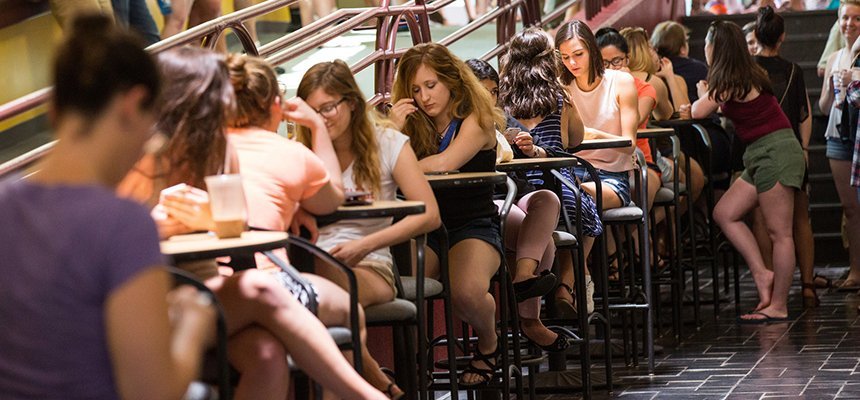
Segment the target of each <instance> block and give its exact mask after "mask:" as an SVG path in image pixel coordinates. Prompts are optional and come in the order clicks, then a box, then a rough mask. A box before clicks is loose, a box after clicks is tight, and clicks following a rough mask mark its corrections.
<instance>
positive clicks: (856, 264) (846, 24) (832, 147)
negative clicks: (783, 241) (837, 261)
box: [818, 0, 860, 289]
mask: <svg viewBox="0 0 860 400" xmlns="http://www.w3.org/2000/svg"><path fill="white" fill-rule="evenodd" d="M838 24H839V31H840V32H841V33H842V37H843V38H845V43H846V46H845V47H844V48H843V49H841V50H839V51H837V52H836V53H833V54H832V55H831V56H830V59H829V60H827V68H826V71H827V74H826V75H825V79H824V84H823V85H822V88H821V98H820V99H819V100H818V105H819V107H820V108H821V111H823V112H824V113H829V114H830V119H829V120H828V122H827V130H826V131H825V134H824V137H825V138H826V139H827V158H828V159H829V160H830V170H831V171H832V173H833V183H835V184H836V190H837V192H838V193H839V200H840V202H841V203H842V210H843V211H844V213H845V216H846V218H847V219H848V223H847V224H846V228H847V233H848V235H847V236H848V259H849V265H850V266H851V268H850V270H849V272H848V277H847V278H846V279H845V280H844V281H843V282H842V283H841V285H840V286H841V287H844V288H851V289H854V288H860V202H858V201H857V193H856V191H855V190H854V189H853V188H852V187H851V183H850V176H851V158H852V156H853V154H854V143H853V142H846V141H843V140H842V138H841V137H840V134H839V129H837V128H838V125H839V124H840V123H841V122H842V110H841V109H840V108H838V107H839V106H840V105H841V99H839V98H837V97H841V98H842V99H844V98H845V87H846V86H847V85H848V83H850V82H851V80H852V79H851V66H852V64H854V58H855V57H854V54H853V53H854V52H852V51H851V50H852V47H854V45H855V44H858V43H855V42H856V41H857V38H858V37H860V1H858V0H845V1H843V2H842V5H841V6H840V7H839V22H838ZM837 88H838V89H839V90H840V91H841V93H840V95H839V96H835V90H834V89H837Z"/></svg>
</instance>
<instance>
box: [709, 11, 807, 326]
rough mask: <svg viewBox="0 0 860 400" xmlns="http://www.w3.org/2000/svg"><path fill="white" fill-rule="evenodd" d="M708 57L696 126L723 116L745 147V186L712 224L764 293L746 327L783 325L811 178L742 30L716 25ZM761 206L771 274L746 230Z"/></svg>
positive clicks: (738, 186)
mask: <svg viewBox="0 0 860 400" xmlns="http://www.w3.org/2000/svg"><path fill="white" fill-rule="evenodd" d="M705 56H706V57H707V59H708V63H709V65H710V71H709V72H708V81H707V82H705V81H702V82H699V84H698V85H697V88H698V91H699V100H697V101H696V102H695V103H694V104H693V110H692V111H693V118H702V117H706V116H708V115H710V114H712V113H713V112H714V111H716V110H717V108H722V110H723V114H724V115H725V116H726V117H727V118H729V119H730V120H731V121H732V122H733V123H734V125H735V129H736V131H735V134H736V135H737V136H738V138H739V139H740V140H741V141H743V142H744V143H745V144H746V146H747V149H746V153H744V157H743V159H744V167H745V169H744V172H743V174H742V175H741V179H737V180H736V181H735V182H734V183H732V185H731V187H729V190H728V191H727V192H726V194H725V195H724V196H723V197H722V198H721V199H720V201H719V203H717V205H716V207H715V208H714V220H715V221H716V222H717V223H718V224H719V225H720V228H721V229H722V231H723V233H725V235H726V237H727V238H728V239H729V240H730V241H731V242H732V244H733V245H734V247H735V249H737V250H738V252H740V253H741V255H743V257H744V259H745V260H746V262H747V265H749V268H750V272H751V273H752V276H753V279H754V280H755V283H756V288H757V289H758V293H759V303H758V305H757V306H756V307H755V310H754V311H752V312H750V313H748V314H745V315H742V316H741V319H742V320H744V321H745V322H751V323H766V322H771V321H779V320H785V319H786V318H787V317H788V304H787V303H788V291H789V288H790V286H791V281H792V277H793V272H794V267H795V264H794V261H795V257H794V240H793V239H792V225H793V224H792V221H793V218H792V215H793V213H794V192H795V191H797V190H799V189H800V188H801V186H802V183H803V175H804V172H805V170H806V168H805V163H804V160H803V153H802V151H801V148H800V144H799V143H798V141H797V139H795V137H794V132H793V131H792V130H791V123H790V122H789V121H788V118H786V116H785V114H784V113H783V112H782V110H781V109H780V107H779V102H778V99H777V98H776V97H775V96H774V94H773V91H772V89H771V84H770V79H768V76H767V73H766V72H765V71H764V69H762V68H761V67H759V66H758V65H757V64H756V63H755V61H753V59H752V57H751V56H750V55H749V52H748V50H747V46H746V42H745V40H744V35H743V32H742V31H741V28H740V27H738V26H737V25H735V24H734V23H731V22H724V21H716V22H714V23H713V24H711V27H710V29H708V35H707V37H706V38H705ZM756 205H759V207H760V208H761V211H762V214H763V215H764V221H765V225H766V226H767V230H768V232H769V233H770V238H771V241H772V242H773V251H772V253H773V264H774V265H773V271H772V272H771V271H769V270H768V269H767V267H766V266H765V264H764V260H763V259H762V255H761V251H760V250H759V248H758V246H757V245H756V243H755V238H754V236H753V234H752V231H750V229H749V227H747V225H746V223H745V222H744V217H746V215H747V214H748V213H749V212H750V211H752V210H753V208H754V207H755V206H756Z"/></svg>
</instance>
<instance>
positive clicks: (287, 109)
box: [282, 97, 325, 128]
mask: <svg viewBox="0 0 860 400" xmlns="http://www.w3.org/2000/svg"><path fill="white" fill-rule="evenodd" d="M282 109H283V110H284V119H286V120H288V121H293V122H295V123H297V124H299V125H302V126H306V127H308V128H316V127H319V126H325V121H323V119H322V115H320V114H319V113H317V112H316V110H314V109H313V108H311V106H309V105H308V103H305V101H304V100H302V99H301V98H300V97H293V98H292V99H289V100H286V101H284V106H283V107H282Z"/></svg>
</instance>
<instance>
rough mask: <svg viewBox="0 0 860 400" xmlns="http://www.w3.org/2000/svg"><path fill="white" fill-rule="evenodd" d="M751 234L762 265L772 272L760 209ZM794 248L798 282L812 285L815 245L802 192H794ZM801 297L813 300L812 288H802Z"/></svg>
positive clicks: (805, 198)
mask: <svg viewBox="0 0 860 400" xmlns="http://www.w3.org/2000/svg"><path fill="white" fill-rule="evenodd" d="M753 232H754V233H755V237H756V242H758V246H759V249H760V250H761V255H762V259H763V260H764V265H765V266H766V267H767V269H769V270H771V271H773V245H772V244H771V242H770V236H769V235H768V231H767V227H766V226H765V223H764V215H762V213H761V208H756V210H755V214H754V215H753ZM794 247H795V257H796V258H797V264H798V265H799V266H800V281H801V282H803V283H804V284H807V285H813V284H814V268H815V244H814V242H813V239H812V225H811V224H810V223H809V195H807V194H806V192H805V191H802V190H798V191H795V192H794ZM803 297H810V298H814V297H815V289H814V287H813V286H807V287H804V288H803Z"/></svg>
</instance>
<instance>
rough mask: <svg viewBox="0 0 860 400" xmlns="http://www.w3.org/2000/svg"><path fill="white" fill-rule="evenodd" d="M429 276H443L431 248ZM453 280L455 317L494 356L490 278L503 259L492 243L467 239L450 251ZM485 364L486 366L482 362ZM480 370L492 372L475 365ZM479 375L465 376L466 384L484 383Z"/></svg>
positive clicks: (428, 250)
mask: <svg viewBox="0 0 860 400" xmlns="http://www.w3.org/2000/svg"><path fill="white" fill-rule="evenodd" d="M425 254H426V266H427V268H426V275H427V276H429V277H437V276H438V275H439V258H438V256H437V255H436V254H435V253H433V250H431V249H430V248H427V251H426V252H425ZM448 261H449V274H450V277H451V300H452V306H453V309H454V315H456V316H457V318H459V319H461V320H463V321H465V322H466V323H468V324H469V325H471V326H472V328H473V329H474V330H475V333H476V334H477V335H478V351H479V352H481V353H482V354H491V353H493V352H494V351H495V350H496V347H497V345H498V337H497V336H496V303H495V300H493V296H491V295H490V293H489V292H488V290H489V289H490V279H491V278H492V277H493V275H495V273H496V271H498V269H499V263H500V262H501V258H500V255H499V252H498V251H496V249H495V248H493V246H491V245H490V244H489V243H487V242H484V241H482V240H479V239H466V240H463V241H461V242H459V243H457V244H455V245H454V246H452V247H451V249H450V250H449V251H448ZM479 364H485V363H479ZM475 367H477V368H479V369H487V370H488V369H490V366H489V365H475ZM482 380H483V378H482V377H481V376H479V375H477V374H464V375H463V378H462V382H463V383H465V384H473V385H474V384H476V383H480V382H481V381H482Z"/></svg>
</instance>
